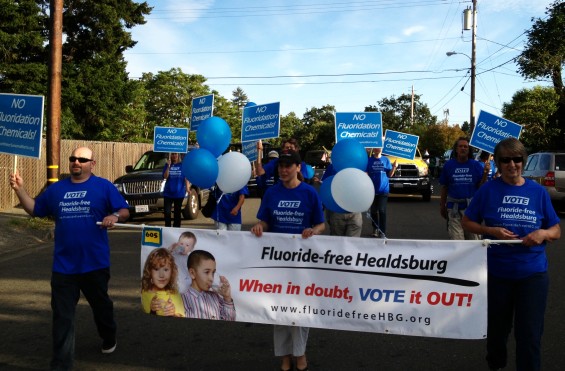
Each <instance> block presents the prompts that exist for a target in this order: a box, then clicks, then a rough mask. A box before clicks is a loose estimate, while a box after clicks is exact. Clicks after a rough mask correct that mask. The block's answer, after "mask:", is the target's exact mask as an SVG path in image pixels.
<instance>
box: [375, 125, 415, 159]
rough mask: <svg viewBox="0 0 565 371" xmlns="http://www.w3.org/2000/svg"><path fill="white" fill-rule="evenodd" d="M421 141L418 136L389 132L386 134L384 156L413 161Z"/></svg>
mask: <svg viewBox="0 0 565 371" xmlns="http://www.w3.org/2000/svg"><path fill="white" fill-rule="evenodd" d="M419 139H420V137H418V136H417V135H412V134H405V133H401V132H398V131H394V130H387V131H386V132H385V144H384V146H383V154H385V155H389V156H396V157H400V158H406V159H408V160H413V159H414V157H415V156H416V148H418V140H419Z"/></svg>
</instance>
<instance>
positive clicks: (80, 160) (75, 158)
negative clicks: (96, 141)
mask: <svg viewBox="0 0 565 371" xmlns="http://www.w3.org/2000/svg"><path fill="white" fill-rule="evenodd" d="M76 160H78V162H80V163H81V164H84V163H87V162H89V161H92V159H91V158H85V157H75V156H71V157H69V161H70V162H75V161H76Z"/></svg>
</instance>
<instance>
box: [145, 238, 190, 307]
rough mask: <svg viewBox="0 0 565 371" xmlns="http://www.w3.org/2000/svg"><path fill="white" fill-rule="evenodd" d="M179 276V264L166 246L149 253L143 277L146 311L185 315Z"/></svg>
mask: <svg viewBox="0 0 565 371" xmlns="http://www.w3.org/2000/svg"><path fill="white" fill-rule="evenodd" d="M177 276H178V269H177V265H176V264H175V260H174V258H173V256H172V255H171V253H170V252H169V251H168V250H167V249H166V248H162V247H161V248H157V249H155V250H153V251H152V252H151V253H150V254H149V256H148V257H147V260H146V261H145V266H144V268H143V277H142V279H141V304H142V307H143V311H144V312H145V313H150V314H156V315H158V316H175V317H184V316H185V312H184V306H183V305H182V300H181V297H180V294H179V292H178V288H177Z"/></svg>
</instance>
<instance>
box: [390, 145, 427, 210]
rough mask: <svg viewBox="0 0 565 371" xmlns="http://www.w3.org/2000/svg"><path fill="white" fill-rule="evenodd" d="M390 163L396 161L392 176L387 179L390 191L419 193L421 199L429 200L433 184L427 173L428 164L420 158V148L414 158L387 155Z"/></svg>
mask: <svg viewBox="0 0 565 371" xmlns="http://www.w3.org/2000/svg"><path fill="white" fill-rule="evenodd" d="M386 156H387V157H388V158H389V160H390V162H391V163H394V161H396V162H397V165H398V167H397V168H396V171H395V172H394V176H393V177H392V178H390V179H389V183H390V193H399V194H414V193H416V194H421V195H422V200H424V201H426V202H428V201H430V200H431V197H432V193H433V185H432V182H431V181H430V177H429V173H428V164H427V163H426V162H425V161H424V160H423V159H422V154H421V153H420V150H417V156H415V157H414V160H407V159H405V158H400V157H395V156H388V155H386Z"/></svg>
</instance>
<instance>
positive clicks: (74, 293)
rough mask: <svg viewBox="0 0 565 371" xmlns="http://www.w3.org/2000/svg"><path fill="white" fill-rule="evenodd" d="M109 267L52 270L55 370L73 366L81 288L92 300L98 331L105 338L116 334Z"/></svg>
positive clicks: (53, 365) (53, 364)
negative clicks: (71, 271) (85, 270)
mask: <svg viewBox="0 0 565 371" xmlns="http://www.w3.org/2000/svg"><path fill="white" fill-rule="evenodd" d="M109 280H110V269H109V268H106V269H100V270H96V271H92V272H88V273H83V274H61V273H56V272H53V273H52V274H51V309H52V310H53V358H52V360H51V369H52V370H70V369H71V368H72V366H73V359H74V353H75V312H76V306H77V303H78V300H79V298H80V292H81V291H82V294H83V295H84V297H85V298H86V300H87V301H88V304H90V307H91V308H92V313H93V314H94V322H95V323H96V328H97V329H98V335H100V337H101V338H102V340H106V341H113V340H114V339H115V338H116V322H114V303H112V300H111V299H110V297H109V296H108V281H109Z"/></svg>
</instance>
